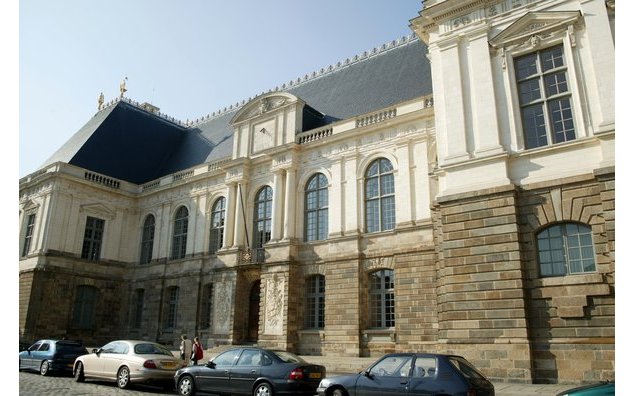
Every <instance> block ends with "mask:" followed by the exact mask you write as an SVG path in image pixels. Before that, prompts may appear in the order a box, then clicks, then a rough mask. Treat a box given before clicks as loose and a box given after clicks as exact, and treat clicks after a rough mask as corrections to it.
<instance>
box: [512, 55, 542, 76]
mask: <svg viewBox="0 0 634 396" xmlns="http://www.w3.org/2000/svg"><path fill="white" fill-rule="evenodd" d="M536 73H537V54H529V55H526V56H523V57H521V58H517V59H516V60H515V75H516V77H517V79H518V80H523V79H525V78H526V77H529V76H532V75H534V74H536Z"/></svg>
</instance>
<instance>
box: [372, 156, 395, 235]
mask: <svg viewBox="0 0 634 396" xmlns="http://www.w3.org/2000/svg"><path fill="white" fill-rule="evenodd" d="M394 205H395V203H394V169H393V168H392V164H391V163H390V161H388V160H387V159H385V158H379V159H376V160H374V161H372V163H371V164H370V166H368V169H367V170H366V172H365V229H366V232H377V231H385V230H393V229H394V224H395V221H396V220H395V215H396V212H395V206H394Z"/></svg>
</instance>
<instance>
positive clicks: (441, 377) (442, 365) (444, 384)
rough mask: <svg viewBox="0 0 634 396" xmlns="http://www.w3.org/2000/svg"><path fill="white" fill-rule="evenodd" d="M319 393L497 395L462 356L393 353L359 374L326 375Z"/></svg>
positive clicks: (321, 395)
mask: <svg viewBox="0 0 634 396" xmlns="http://www.w3.org/2000/svg"><path fill="white" fill-rule="evenodd" d="M317 393H318V394H319V396H374V395H388V394H393V395H404V394H407V395H461V396H494V395H495V389H494V387H493V384H492V383H491V382H489V380H487V379H486V378H485V377H484V376H483V375H482V374H480V373H479V372H478V370H476V369H475V367H473V365H472V364H471V363H469V362H468V361H467V360H466V359H465V358H463V357H462V356H455V355H440V354H428V353H392V354H388V355H385V356H383V357H382V358H380V359H379V360H377V361H376V362H375V363H373V364H372V365H371V366H370V367H369V368H368V369H367V370H365V371H362V372H361V373H359V374H354V375H344V376H338V377H332V378H324V379H323V380H322V381H321V383H320V384H319V387H318V388H317Z"/></svg>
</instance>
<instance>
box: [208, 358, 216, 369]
mask: <svg viewBox="0 0 634 396" xmlns="http://www.w3.org/2000/svg"><path fill="white" fill-rule="evenodd" d="M207 367H209V368H210V369H213V368H216V363H214V362H212V361H211V360H210V361H208V362H207Z"/></svg>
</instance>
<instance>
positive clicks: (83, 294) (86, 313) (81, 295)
mask: <svg viewBox="0 0 634 396" xmlns="http://www.w3.org/2000/svg"><path fill="white" fill-rule="evenodd" d="M96 302H97V289H96V288H95V287H93V286H87V285H82V286H77V289H76V294H75V304H74V308H73V327H74V328H76V329H92V328H93V325H94V317H95V304H96Z"/></svg>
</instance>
